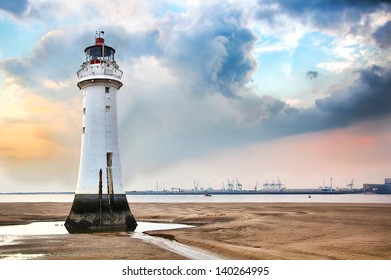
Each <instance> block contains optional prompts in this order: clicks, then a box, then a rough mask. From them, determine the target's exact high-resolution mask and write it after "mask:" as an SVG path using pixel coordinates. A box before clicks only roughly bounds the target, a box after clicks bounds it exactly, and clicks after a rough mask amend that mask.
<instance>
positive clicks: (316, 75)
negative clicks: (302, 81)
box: [306, 70, 319, 79]
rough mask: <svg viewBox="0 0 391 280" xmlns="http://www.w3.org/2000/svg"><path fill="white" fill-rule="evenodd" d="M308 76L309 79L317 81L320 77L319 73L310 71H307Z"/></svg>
mask: <svg viewBox="0 0 391 280" xmlns="http://www.w3.org/2000/svg"><path fill="white" fill-rule="evenodd" d="M306 76H307V78H308V79H316V78H318V76H319V72H318V71H312V70H310V71H307V74H306Z"/></svg>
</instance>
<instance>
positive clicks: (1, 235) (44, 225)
mask: <svg viewBox="0 0 391 280" xmlns="http://www.w3.org/2000/svg"><path fill="white" fill-rule="evenodd" d="M185 227H192V226H189V225H184V224H169V223H148V222H138V226H137V228H136V230H135V231H134V232H133V233H129V236H130V237H131V238H136V239H140V240H142V241H143V242H146V243H150V244H153V245H155V246H158V247H161V248H163V249H165V250H168V251H171V252H174V253H177V254H179V255H182V256H185V257H187V258H189V259H193V260H217V259H220V258H219V257H218V256H217V255H214V254H211V253H209V252H207V251H205V250H201V249H198V248H195V247H191V246H187V245H184V244H181V243H179V242H176V241H174V240H168V239H165V238H161V237H155V236H150V235H147V234H144V232H146V231H154V230H169V229H178V228H185ZM57 234H69V233H68V231H67V230H66V228H65V226H64V222H63V221H58V222H34V223H30V224H27V225H12V226H0V246H4V245H13V244H17V243H19V242H20V240H21V239H23V237H24V236H32V235H57ZM42 256H44V255H43V254H35V255H31V254H29V255H27V254H1V253H0V259H19V260H21V259H35V258H39V257H42Z"/></svg>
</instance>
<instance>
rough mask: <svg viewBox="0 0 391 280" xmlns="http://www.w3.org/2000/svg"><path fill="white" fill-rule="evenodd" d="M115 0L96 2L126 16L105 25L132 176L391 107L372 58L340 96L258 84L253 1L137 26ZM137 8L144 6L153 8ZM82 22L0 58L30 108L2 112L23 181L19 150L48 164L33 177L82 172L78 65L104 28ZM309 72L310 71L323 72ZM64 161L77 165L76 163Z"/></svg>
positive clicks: (384, 78) (8, 157)
mask: <svg viewBox="0 0 391 280" xmlns="http://www.w3.org/2000/svg"><path fill="white" fill-rule="evenodd" d="M99 3H100V4H103V1H99ZM80 5H81V4H80ZM129 5H130V4H129ZM140 5H141V4H140ZM204 5H206V6H204ZM42 7H44V6H42ZM129 7H130V6H129ZM137 7H138V8H137ZM35 8H36V7H35ZM69 8H72V7H71V6H69ZM113 8H114V6H110V9H109V10H108V11H107V17H104V12H105V10H104V9H102V10H99V9H96V10H94V12H97V14H96V17H97V18H104V21H105V22H115V24H113V25H107V26H100V27H102V29H104V30H105V38H106V42H107V44H109V45H110V46H112V47H114V48H115V49H116V51H117V52H116V59H117V61H118V63H119V66H120V68H121V69H122V70H123V71H124V76H123V83H124V86H123V88H121V90H120V91H119V96H118V106H119V124H120V135H121V139H120V140H121V142H120V143H121V151H123V153H122V155H121V159H122V162H123V169H124V176H125V180H124V181H125V184H127V183H128V182H130V181H131V180H132V178H134V176H136V175H140V174H141V175H142V174H143V173H147V172H150V171H151V170H157V169H160V170H162V169H164V168H167V167H168V166H170V165H172V164H178V163H180V162H182V161H185V160H187V159H189V158H199V157H202V156H204V155H206V154H211V153H214V152H216V151H221V150H224V149H230V148H235V147H242V146H245V145H248V144H250V143H259V142H262V141H265V140H269V139H276V138H278V137H283V136H288V135H296V134H301V133H306V132H311V131H320V130H326V129H331V128H335V127H341V126H347V125H350V124H353V123H356V122H360V121H362V120H363V119H367V118H380V117H381V116H383V115H387V114H389V113H388V111H387V109H386V108H387V106H388V108H389V107H390V100H389V98H388V97H387V94H386V89H387V88H390V70H389V68H387V67H380V66H373V67H370V68H365V69H361V70H360V71H358V72H356V73H355V74H354V75H356V76H357V77H358V78H357V80H355V81H354V82H353V83H352V84H350V86H345V85H344V86H343V87H341V88H342V89H340V90H339V91H331V90H329V91H328V92H327V94H328V95H329V97H325V98H323V99H318V100H317V101H316V103H315V105H314V106H312V107H310V108H307V109H303V108H296V107H293V106H291V105H289V104H287V103H286V102H284V101H283V100H280V99H279V98H277V97H276V96H274V97H273V96H268V95H264V96H259V95H257V89H256V88H255V86H254V84H252V78H253V76H254V73H255V71H256V70H257V67H258V64H257V61H256V57H255V56H256V44H257V42H258V41H259V39H260V38H259V37H258V36H257V35H256V34H255V32H254V31H253V28H252V24H253V22H252V18H251V17H250V16H249V8H248V7H245V6H242V7H241V6H240V5H232V4H229V3H226V2H225V1H215V2H213V3H212V4H200V3H199V2H197V5H195V4H193V5H190V6H189V8H188V9H187V10H186V11H183V10H182V11H181V12H178V13H174V12H168V13H166V14H165V15H160V16H159V18H155V20H154V21H152V20H151V18H148V19H147V20H146V24H144V25H142V24H140V23H138V26H137V28H133V27H132V26H130V22H131V20H130V19H129V18H125V19H124V20H123V21H122V18H120V17H119V19H121V20H120V22H119V23H117V20H116V18H113V16H115V15H118V14H121V15H122V12H123V11H117V10H115V9H114V10H112V9H113ZM131 8H132V9H133V10H132V13H133V12H134V11H135V10H134V9H136V10H137V9H141V10H142V11H144V8H145V7H144V8H142V7H141V6H137V5H136V6H131ZM48 9H49V10H50V11H54V10H53V7H49V8H48ZM285 9H287V10H289V9H291V10H292V13H298V12H300V9H299V10H297V11H294V8H293V7H287V8H285ZM368 9H369V8H368ZM318 10H320V8H318ZM45 11H47V10H44V9H43V10H42V11H40V14H39V15H36V16H37V17H38V16H40V17H41V16H43V15H44V14H45ZM250 14H251V13H250ZM32 15H33V14H32V13H31V14H30V16H32ZM144 15H150V12H149V11H145V13H144ZM53 17H54V15H53ZM79 23H80V26H79V27H78V28H77V29H74V25H68V26H66V27H63V28H57V29H54V30H51V31H48V32H47V33H46V34H45V35H44V36H43V37H42V38H41V40H40V41H39V42H38V43H37V44H36V46H35V48H34V49H33V50H32V52H31V53H30V55H29V56H25V57H22V58H7V59H4V60H2V61H1V62H0V69H1V70H2V71H3V73H5V77H6V80H9V81H10V84H9V85H5V86H4V87H3V88H2V92H3V93H4V94H6V95H12V96H14V97H15V98H17V99H18V100H19V102H21V103H20V104H18V105H15V106H16V108H19V111H17V110H15V112H14V113H15V114H16V115H17V114H19V113H23V117H20V118H16V117H15V115H14V116H12V117H14V119H12V118H11V116H10V115H7V118H4V116H3V118H2V119H3V124H4V126H2V127H3V129H2V130H0V135H1V136H2V138H3V142H2V145H1V146H0V153H1V154H2V155H4V156H5V157H4V158H5V159H4V158H3V161H2V163H3V164H6V170H7V172H8V174H11V175H12V176H14V177H15V178H16V180H18V169H17V168H14V166H12V164H11V162H16V161H17V162H19V163H20V162H24V164H25V168H24V169H26V170H27V169H28V166H29V164H30V167H31V166H33V164H34V161H38V162H40V165H39V167H40V168H35V169H33V170H34V172H31V171H30V172H31V173H34V174H30V175H29V176H27V177H25V178H30V179H31V180H36V181H41V179H39V178H46V177H45V174H46V172H47V168H48V167H50V178H51V179H53V180H55V178H63V177H64V176H65V177H66V176H70V177H72V176H73V177H72V178H75V177H76V176H77V171H75V170H76V169H77V166H78V159H77V157H78V155H79V154H78V153H79V148H80V126H81V125H80V122H81V114H80V112H81V103H80V102H81V95H80V93H79V90H78V89H77V87H76V83H77V78H76V71H77V70H78V67H79V65H80V64H81V62H82V61H83V59H84V56H83V49H84V47H86V46H89V45H91V44H93V39H94V31H95V29H91V24H92V23H91V22H87V21H86V20H80V21H79ZM94 28H95V27H94ZM298 37H300V36H298ZM295 38H297V37H295ZM260 67H267V65H265V66H262V65H261V66H260ZM307 69H308V68H307ZM310 72H311V77H312V76H315V75H316V74H315V73H318V72H317V71H310ZM301 75H303V73H301ZM11 87H18V88H22V89H23V90H21V91H15V90H12V88H11ZM259 87H262V85H259ZM376 106H377V110H376V109H375V108H376ZM6 127H8V128H11V129H12V131H14V133H13V134H14V135H15V137H16V136H18V135H19V138H21V139H22V140H23V141H19V142H18V141H15V143H13V142H14V140H18V139H11V138H9V136H7V135H9V130H7V129H6ZM7 137H8V138H7ZM4 139H5V140H4ZM34 146H36V147H37V149H35V150H33V151H34V153H29V149H27V148H33V147H34ZM27 156H32V158H33V160H31V161H29V160H27V159H26V157H27ZM58 159H60V160H58ZM56 160H57V161H58V162H59V163H58V162H56ZM7 164H8V165H7ZM64 166H65V167H66V166H72V167H74V168H73V169H72V170H71V171H69V170H67V168H65V167H64ZM69 172H74V173H73V174H68V173H69ZM21 179H22V178H21ZM24 180H26V179H24ZM67 182H69V181H67ZM67 187H68V186H67ZM73 188H74V185H72V186H69V189H73Z"/></svg>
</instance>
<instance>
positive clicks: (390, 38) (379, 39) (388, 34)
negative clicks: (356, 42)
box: [372, 21, 391, 49]
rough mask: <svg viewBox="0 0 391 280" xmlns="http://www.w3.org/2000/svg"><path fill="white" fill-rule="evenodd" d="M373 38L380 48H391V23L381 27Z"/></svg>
mask: <svg viewBox="0 0 391 280" xmlns="http://www.w3.org/2000/svg"><path fill="white" fill-rule="evenodd" d="M372 36H373V38H374V39H375V41H376V43H377V44H378V45H379V47H380V48H383V49H387V48H389V47H391V21H388V22H387V23H386V24H385V25H383V26H381V27H379V28H378V29H377V30H376V31H375V32H374V33H373V35H372Z"/></svg>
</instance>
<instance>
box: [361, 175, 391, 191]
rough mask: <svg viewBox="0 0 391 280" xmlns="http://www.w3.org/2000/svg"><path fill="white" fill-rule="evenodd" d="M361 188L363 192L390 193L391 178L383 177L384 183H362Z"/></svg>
mask: <svg viewBox="0 0 391 280" xmlns="http://www.w3.org/2000/svg"><path fill="white" fill-rule="evenodd" d="M363 189H364V191H365V192H372V193H378V194H389V193H391V178H385V179H384V184H364V185H363Z"/></svg>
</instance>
